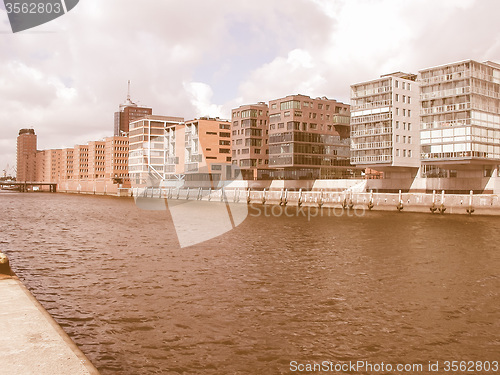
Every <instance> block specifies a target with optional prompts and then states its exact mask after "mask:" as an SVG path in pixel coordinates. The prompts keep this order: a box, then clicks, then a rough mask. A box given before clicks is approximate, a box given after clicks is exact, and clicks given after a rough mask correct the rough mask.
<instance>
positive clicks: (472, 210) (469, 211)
mask: <svg viewBox="0 0 500 375" xmlns="http://www.w3.org/2000/svg"><path fill="white" fill-rule="evenodd" d="M473 194H474V192H473V191H472V190H471V191H470V193H469V208H467V210H466V212H467V213H468V214H469V215H472V213H473V212H474V207H472V195H473Z"/></svg>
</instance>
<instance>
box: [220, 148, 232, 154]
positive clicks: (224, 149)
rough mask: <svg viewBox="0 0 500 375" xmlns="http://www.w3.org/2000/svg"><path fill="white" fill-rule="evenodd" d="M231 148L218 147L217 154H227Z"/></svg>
mask: <svg viewBox="0 0 500 375" xmlns="http://www.w3.org/2000/svg"><path fill="white" fill-rule="evenodd" d="M229 153H231V150H230V149H228V148H219V154H229Z"/></svg>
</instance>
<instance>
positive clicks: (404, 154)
mask: <svg viewBox="0 0 500 375" xmlns="http://www.w3.org/2000/svg"><path fill="white" fill-rule="evenodd" d="M403 157H404V158H406V150H403Z"/></svg>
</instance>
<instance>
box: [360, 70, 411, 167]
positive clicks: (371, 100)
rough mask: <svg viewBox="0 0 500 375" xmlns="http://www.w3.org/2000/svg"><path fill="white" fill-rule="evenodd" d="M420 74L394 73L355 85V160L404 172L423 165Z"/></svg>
mask: <svg viewBox="0 0 500 375" xmlns="http://www.w3.org/2000/svg"><path fill="white" fill-rule="evenodd" d="M415 79H416V75H414V74H406V73H401V72H397V73H392V74H387V75H383V76H381V77H380V78H379V79H376V80H372V81H368V82H362V83H358V84H355V85H352V86H351V164H354V165H356V166H360V167H363V168H371V169H376V170H380V171H385V172H386V173H387V172H388V171H392V172H396V171H399V172H404V171H407V172H408V171H410V169H413V170H414V171H413V174H414V173H415V172H416V171H417V169H418V167H419V166H420V155H419V154H420V145H419V124H418V122H419V113H418V110H419V88H418V85H417V84H416V82H415Z"/></svg>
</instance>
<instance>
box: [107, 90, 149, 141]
mask: <svg viewBox="0 0 500 375" xmlns="http://www.w3.org/2000/svg"><path fill="white" fill-rule="evenodd" d="M151 114H153V109H152V108H149V107H141V106H139V105H137V104H136V103H134V102H133V101H132V100H131V99H130V81H128V93H127V99H126V100H125V102H124V103H122V104H120V109H119V111H118V112H115V122H114V135H115V136H123V135H127V134H128V132H129V124H130V123H131V122H132V121H135V120H138V119H140V118H142V117H145V116H148V115H151Z"/></svg>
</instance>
